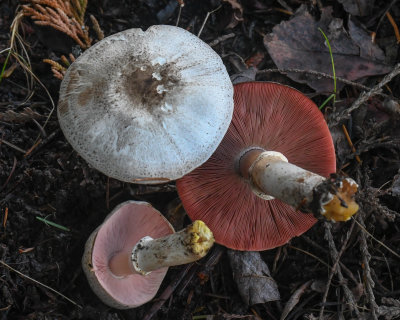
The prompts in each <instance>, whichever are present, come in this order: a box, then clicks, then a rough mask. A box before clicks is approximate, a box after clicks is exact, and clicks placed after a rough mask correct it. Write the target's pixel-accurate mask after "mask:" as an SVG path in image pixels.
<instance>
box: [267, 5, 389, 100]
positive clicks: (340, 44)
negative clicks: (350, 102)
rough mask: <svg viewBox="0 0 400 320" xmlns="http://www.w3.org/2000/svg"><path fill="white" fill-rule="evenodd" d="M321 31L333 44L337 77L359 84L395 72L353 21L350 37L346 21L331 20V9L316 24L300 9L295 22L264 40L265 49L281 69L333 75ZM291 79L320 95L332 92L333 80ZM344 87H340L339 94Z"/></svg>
mask: <svg viewBox="0 0 400 320" xmlns="http://www.w3.org/2000/svg"><path fill="white" fill-rule="evenodd" d="M318 28H321V29H322V30H323V31H324V32H325V33H326V35H327V37H328V39H329V42H330V44H331V47H332V53H333V60H334V63H335V70H336V76H337V77H342V78H346V79H349V80H357V79H360V78H363V77H367V76H373V75H379V74H384V73H387V72H389V71H390V70H391V69H392V68H391V67H390V66H388V65H386V64H385V63H384V61H383V60H384V58H385V56H384V54H383V52H382V50H381V49H380V48H379V47H378V46H377V45H375V44H372V43H371V41H370V38H369V37H368V34H367V33H366V32H365V31H364V30H363V29H362V28H360V27H358V26H357V25H356V24H355V23H353V22H352V21H349V33H347V32H346V30H345V29H344V27H343V20H341V19H339V18H334V17H332V8H331V7H327V8H324V9H322V13H321V19H320V20H319V21H316V20H315V18H314V17H313V16H312V15H311V14H310V13H309V12H308V11H307V10H306V7H305V6H301V7H300V8H299V10H298V11H297V12H296V14H295V15H294V17H293V18H292V19H290V20H289V21H283V22H281V23H280V24H279V25H276V26H275V27H274V28H273V32H272V33H270V34H268V35H266V36H265V38H264V45H265V47H266V48H267V50H268V52H269V54H270V56H271V57H272V59H273V60H274V62H275V64H276V65H277V66H278V68H280V69H291V68H292V69H306V70H315V71H319V72H323V73H328V74H332V65H331V58H330V55H329V49H328V47H327V45H326V43H325V40H324V38H323V36H322V34H321V33H320V31H319V30H318ZM288 76H289V77H290V78H291V79H293V80H294V81H297V82H301V83H306V84H308V85H309V86H310V87H312V88H313V89H315V90H316V91H318V92H321V91H322V92H326V91H332V90H333V81H332V80H330V79H317V78H316V77H314V76H307V75H305V74H301V73H298V74H294V73H289V74H288ZM341 86H342V84H341V83H338V90H340V88H341Z"/></svg>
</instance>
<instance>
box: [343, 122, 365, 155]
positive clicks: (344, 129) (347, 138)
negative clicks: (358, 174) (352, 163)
mask: <svg viewBox="0 0 400 320" xmlns="http://www.w3.org/2000/svg"><path fill="white" fill-rule="evenodd" d="M342 129H343V132H344V135H345V136H346V140H347V143H348V144H349V146H350V149H351V151H352V152H353V153H354V156H355V158H356V160H357V162H358V163H361V162H362V161H361V159H360V157H359V156H358V155H357V154H356V152H357V151H356V148H355V147H354V144H353V142H352V141H351V138H350V135H349V132H348V131H347V128H346V126H345V125H344V124H343V125H342Z"/></svg>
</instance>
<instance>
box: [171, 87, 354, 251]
mask: <svg viewBox="0 0 400 320" xmlns="http://www.w3.org/2000/svg"><path fill="white" fill-rule="evenodd" d="M234 89H235V94H234V101H235V110H234V115H233V119H232V123H231V125H230V127H229V129H228V132H227V133H226V135H225V137H224V139H223V141H222V142H221V144H220V146H219V147H218V149H217V150H216V151H215V153H214V154H213V155H212V157H211V158H210V159H209V160H208V161H207V162H206V163H204V164H203V165H202V166H201V167H199V168H197V169H196V170H194V171H193V172H191V173H190V174H188V175H186V176H185V177H183V178H182V179H179V180H178V181H177V188H178V193H179V196H180V198H181V200H182V203H183V205H184V207H185V209H186V211H187V213H188V215H189V216H190V217H191V218H192V219H201V220H203V221H204V222H205V223H206V224H207V225H208V226H209V227H210V229H211V230H213V233H214V236H215V240H216V242H218V243H221V244H223V245H225V246H227V247H229V248H232V249H237V250H251V251H258V250H266V249H270V248H274V247H277V246H280V245H282V244H285V243H286V242H287V241H288V240H290V239H291V238H292V237H294V236H298V235H300V234H302V233H303V232H305V231H306V230H308V229H309V228H310V227H311V226H312V225H313V224H314V223H315V222H316V219H315V218H314V217H313V215H312V214H305V213H302V212H300V210H301V211H306V212H314V213H315V214H323V215H325V217H326V218H328V219H330V220H335V221H343V220H347V219H349V217H350V216H351V215H352V214H354V213H355V212H356V211H357V209H358V206H357V204H356V203H355V202H354V201H353V195H354V193H355V192H356V190H357V185H356V183H355V182H354V181H353V180H351V179H348V178H345V179H336V178H334V177H331V178H328V179H326V177H328V176H329V175H330V174H331V173H333V172H335V169H336V165H335V164H336V162H335V150H334V146H333V142H332V138H331V135H330V132H329V129H328V127H327V125H326V122H325V120H324V118H323V115H322V114H321V112H320V111H319V110H318V108H317V107H316V105H315V104H314V103H313V102H312V101H311V100H310V99H308V98H307V97H305V96H304V95H303V94H301V93H300V92H299V91H297V90H295V89H292V88H290V87H287V86H284V85H280V84H276V83H268V82H249V83H241V84H237V85H235V88H234Z"/></svg>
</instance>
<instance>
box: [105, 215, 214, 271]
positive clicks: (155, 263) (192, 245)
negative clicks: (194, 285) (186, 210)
mask: <svg viewBox="0 0 400 320" xmlns="http://www.w3.org/2000/svg"><path fill="white" fill-rule="evenodd" d="M213 244H214V236H213V234H212V232H211V230H210V229H209V228H208V227H207V226H206V224H205V223H204V222H203V221H200V220H196V221H194V222H193V223H192V224H191V225H189V226H187V227H186V228H185V229H183V230H181V231H179V232H176V233H174V234H171V235H169V236H165V237H163V238H159V239H152V238H151V237H144V238H142V239H140V240H139V242H138V243H137V244H136V245H135V246H134V247H133V249H132V251H131V252H118V253H117V254H115V255H114V256H113V257H112V258H111V259H110V262H109V268H110V271H111V273H112V274H114V275H115V276H117V277H124V276H128V275H130V274H141V275H146V274H148V273H149V272H151V271H153V270H157V269H161V268H164V267H170V266H177V265H181V264H186V263H190V262H193V261H196V260H199V259H200V258H202V257H204V256H205V255H206V254H207V252H208V250H209V249H210V248H211V247H212V245H213Z"/></svg>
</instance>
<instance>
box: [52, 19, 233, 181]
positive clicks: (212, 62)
mask: <svg viewBox="0 0 400 320" xmlns="http://www.w3.org/2000/svg"><path fill="white" fill-rule="evenodd" d="M57 111H58V119H59V122H60V126H61V129H62V131H63V132H64V135H65V137H66V138H67V140H68V141H69V143H70V144H71V145H72V147H73V148H74V149H75V150H76V151H77V152H78V153H79V154H80V155H81V156H82V157H83V158H84V159H85V160H86V161H87V162H88V163H89V164H91V165H92V166H93V167H94V168H96V169H98V170H99V171H101V172H103V173H104V174H106V175H107V176H110V177H113V178H116V179H118V180H122V181H126V182H133V183H162V182H167V181H169V180H175V179H177V178H179V177H182V176H183V175H184V174H186V173H188V172H190V171H192V170H193V169H194V168H196V167H198V166H199V165H200V164H202V163H203V162H205V161H206V160H207V159H208V158H209V157H210V156H211V154H212V153H213V152H214V151H215V149H216V148H217V146H218V144H219V143H220V142H221V140H222V138H223V136H224V134H225V132H226V130H227V129H228V126H229V123H230V121H231V118H232V112H233V87H232V84H231V82H230V79H229V76H228V73H227V71H226V69H225V67H224V65H223V63H222V60H221V58H220V57H219V56H218V55H217V54H216V53H215V52H214V51H213V50H212V49H211V47H209V46H208V45H207V44H206V43H204V42H203V41H201V40H200V39H199V38H198V37H196V36H194V35H193V34H191V33H190V32H188V31H186V30H184V29H181V28H178V27H174V26H167V25H157V26H152V27H150V28H149V29H147V30H146V31H142V30H141V29H129V30H125V31H123V32H120V33H117V34H114V35H112V36H109V37H107V38H105V39H103V40H101V41H99V42H98V43H96V44H95V45H93V46H92V47H90V48H89V49H87V50H86V51H85V52H84V53H83V54H82V55H81V56H80V57H79V58H78V59H77V60H76V61H75V62H74V63H73V64H72V65H71V66H70V67H69V69H68V70H67V72H66V74H65V76H64V79H63V81H62V84H61V89H60V99H59V103H58V109H57Z"/></svg>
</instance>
